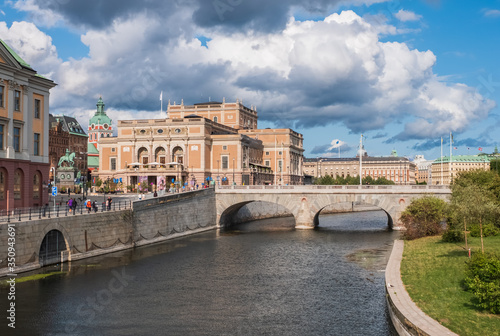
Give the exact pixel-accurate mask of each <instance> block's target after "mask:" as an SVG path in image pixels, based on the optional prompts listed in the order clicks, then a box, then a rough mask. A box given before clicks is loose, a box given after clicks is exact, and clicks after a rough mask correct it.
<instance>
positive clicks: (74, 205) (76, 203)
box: [73, 198, 78, 211]
mask: <svg viewBox="0 0 500 336" xmlns="http://www.w3.org/2000/svg"><path fill="white" fill-rule="evenodd" d="M77 205H78V202H77V201H76V199H75V198H73V211H76V206H77Z"/></svg>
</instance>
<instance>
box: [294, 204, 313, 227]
mask: <svg viewBox="0 0 500 336" xmlns="http://www.w3.org/2000/svg"><path fill="white" fill-rule="evenodd" d="M293 216H294V217H295V228H296V229H300V230H304V229H305V230H307V229H314V214H313V213H311V206H310V205H309V201H308V200H307V198H306V197H303V198H302V199H301V201H300V206H299V208H298V210H297V211H296V213H294V214H293Z"/></svg>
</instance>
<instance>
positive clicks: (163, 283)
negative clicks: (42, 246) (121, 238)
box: [0, 212, 398, 336]
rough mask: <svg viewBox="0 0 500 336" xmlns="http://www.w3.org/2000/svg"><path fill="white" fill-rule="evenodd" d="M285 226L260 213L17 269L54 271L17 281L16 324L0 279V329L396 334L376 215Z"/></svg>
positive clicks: (385, 237) (388, 236)
mask: <svg viewBox="0 0 500 336" xmlns="http://www.w3.org/2000/svg"><path fill="white" fill-rule="evenodd" d="M292 227H293V218H280V219H272V220H263V221H258V222H254V223H249V224H245V225H240V226H238V227H236V228H234V229H232V230H228V231H225V232H216V231H212V232H207V233H202V234H198V235H194V236H190V237H185V238H181V239H176V240H172V241H168V242H164V243H161V244H157V245H153V246H146V247H141V248H136V249H134V250H128V251H122V252H117V253H113V254H109V255H105V256H100V257H95V258H90V259H86V260H81V261H77V262H72V263H71V264H67V265H63V267H62V269H61V267H60V266H49V267H45V268H44V269H41V270H38V271H36V272H33V273H31V274H21V275H19V278H21V277H24V276H27V275H33V274H34V273H37V274H43V273H49V272H54V271H62V272H60V273H55V274H53V275H51V276H49V277H46V278H43V279H40V280H34V281H27V282H23V283H18V284H17V286H16V330H15V332H12V330H10V329H9V328H7V322H6V319H5V311H6V309H7V308H6V305H5V304H6V302H7V300H6V297H7V291H6V288H5V287H2V288H0V302H1V303H2V311H3V313H2V316H4V317H3V318H2V320H3V321H2V322H1V325H0V335H10V334H12V335H44V336H48V335H95V336H99V335H103V336H104V335H106V336H108V335H111V336H112V335H117V336H124V335H134V336H136V335H300V336H302V335H307V336H309V335H318V336H323V335H356V336H361V335H370V336H374V335H395V333H394V332H393V331H392V329H391V328H392V326H391V325H390V322H389V318H388V313H387V308H386V303H385V291H384V269H385V265H386V262H387V259H388V256H389V253H390V251H391V248H392V244H393V240H394V239H396V238H397V236H398V233H397V232H390V231H388V230H387V217H386V215H385V213H384V212H364V213H352V214H338V215H326V216H321V217H320V227H319V228H318V229H315V230H293V229H292ZM4 308H5V309H4Z"/></svg>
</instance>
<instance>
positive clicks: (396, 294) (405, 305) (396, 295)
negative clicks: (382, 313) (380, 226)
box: [385, 240, 458, 336]
mask: <svg viewBox="0 0 500 336" xmlns="http://www.w3.org/2000/svg"><path fill="white" fill-rule="evenodd" d="M403 248H404V242H403V241H402V240H396V241H394V246H393V248H392V252H391V256H390V258H389V262H388V263H387V268H386V270H385V284H386V287H385V288H386V298H387V306H388V308H389V315H390V317H391V320H392V324H393V325H394V328H395V329H396V331H397V332H398V335H400V336H458V335H457V334H455V333H454V332H452V331H450V330H449V329H447V328H446V327H444V326H443V325H441V324H439V322H437V321H436V320H434V319H432V318H430V317H429V316H428V315H426V314H425V313H424V312H423V311H422V310H420V308H418V307H417V305H416V304H415V303H414V302H413V301H412V300H411V298H410V296H409V295H408V292H406V289H405V286H404V284H403V281H402V280H401V272H400V266H401V261H402V259H403Z"/></svg>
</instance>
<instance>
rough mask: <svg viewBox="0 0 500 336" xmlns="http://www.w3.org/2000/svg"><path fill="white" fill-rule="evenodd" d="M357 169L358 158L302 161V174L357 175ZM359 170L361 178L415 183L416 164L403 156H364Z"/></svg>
mask: <svg viewBox="0 0 500 336" xmlns="http://www.w3.org/2000/svg"><path fill="white" fill-rule="evenodd" d="M359 171H360V166H359V158H312V159H306V160H305V162H304V174H306V175H310V176H313V177H322V176H326V175H330V176H332V177H333V178H336V177H338V176H341V177H347V176H352V177H354V176H359ZM361 171H362V172H361V176H362V178H364V177H367V176H371V177H372V178H373V179H375V180H376V179H378V178H380V177H385V178H386V179H388V180H390V181H393V182H394V183H395V184H415V171H416V166H415V164H413V163H412V162H410V160H408V159H407V158H405V157H398V156H387V157H371V156H364V157H363V158H362V169H361Z"/></svg>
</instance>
